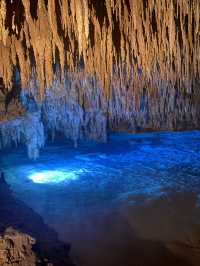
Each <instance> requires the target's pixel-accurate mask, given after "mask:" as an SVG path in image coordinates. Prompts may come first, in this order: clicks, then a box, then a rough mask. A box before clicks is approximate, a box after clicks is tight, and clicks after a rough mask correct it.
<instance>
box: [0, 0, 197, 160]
mask: <svg viewBox="0 0 200 266" xmlns="http://www.w3.org/2000/svg"><path fill="white" fill-rule="evenodd" d="M35 2H36V3H37V6H35V13H36V14H35V17H33V15H32V13H31V10H30V8H31V7H30V1H28V0H21V10H20V11H21V12H22V13H23V19H22V20H20V23H18V24H17V21H18V18H17V16H18V15H17V12H13V14H8V12H7V6H8V4H7V2H6V1H5V0H1V1H0V62H1V64H0V77H2V78H3V80H4V84H5V86H6V88H7V89H9V88H11V86H12V78H13V69H14V68H15V67H17V68H19V69H20V75H21V85H22V87H23V89H24V91H26V89H28V90H27V92H28V94H33V95H34V97H35V98H36V99H35V101H36V102H37V101H38V103H39V104H38V105H39V106H40V107H39V108H38V109H40V110H41V112H42V119H44V121H45V122H44V121H42V123H43V125H46V127H45V133H47V132H48V134H52V136H53V135H54V133H56V131H60V132H63V133H64V134H65V135H66V137H67V138H69V139H71V140H73V142H74V145H75V146H76V145H77V142H78V141H79V140H80V139H81V138H82V137H83V136H85V137H89V138H94V139H102V140H106V129H107V126H108V127H109V128H110V129H115V130H117V129H126V130H130V131H137V130H147V129H178V128H182V127H183V125H184V124H187V125H189V126H193V127H197V126H198V123H199V106H198V101H199V97H200V94H199V92H198V88H199V73H200V57H199V54H200V34H199V33H200V2H199V0H191V1H187V0H180V1H173V0H168V1H167V0H153V1H140V0H126V1H125V0H104V1H95V0H59V1H56V0H48V1H45V0H38V1H35ZM97 2H98V3H97ZM102 3H103V4H102ZM10 5H11V6H12V5H13V4H12V3H11V4H10ZM98 8H99V9H98ZM9 24H10V25H9ZM11 29H12V30H11ZM33 79H34V81H33ZM38 95H39V97H38ZM39 98H40V100H41V101H39ZM97 121H98V122H99V123H97ZM33 123H34V121H33ZM46 131H47V132H46ZM11 135H12V134H11ZM11 139H12V137H11ZM36 142H37V141H36ZM34 145H35V147H37V146H40V144H37V143H36V144H34ZM30 153H32V151H30ZM36 155H37V152H36V154H35V155H34V156H33V157H36Z"/></svg>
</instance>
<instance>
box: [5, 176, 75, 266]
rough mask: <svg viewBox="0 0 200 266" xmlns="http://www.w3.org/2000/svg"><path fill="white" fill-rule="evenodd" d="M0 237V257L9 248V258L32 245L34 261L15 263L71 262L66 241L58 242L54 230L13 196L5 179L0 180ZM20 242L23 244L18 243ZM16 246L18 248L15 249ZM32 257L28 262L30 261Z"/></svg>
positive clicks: (68, 265) (67, 264)
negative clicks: (35, 258) (35, 259)
mask: <svg viewBox="0 0 200 266" xmlns="http://www.w3.org/2000/svg"><path fill="white" fill-rule="evenodd" d="M0 236H1V238H0V259H1V256H3V255H5V256H6V254H4V253H5V250H9V247H10V250H9V253H10V257H12V256H11V253H16V252H17V253H18V254H17V255H16V256H18V255H19V254H20V252H22V250H23V252H24V253H27V252H26V251H27V250H29V251H30V250H31V248H32V246H33V248H32V251H33V252H34V253H35V254H36V256H37V258H38V260H37V262H36V264H27V263H29V262H25V264H16V265H55V266H72V265H74V264H73V263H72V261H71V259H70V258H69V251H70V244H64V243H62V242H61V241H59V239H58V236H57V233H56V232H55V231H54V230H52V229H51V228H49V227H48V226H47V225H46V224H45V223H44V222H43V220H42V218H41V217H40V216H39V215H38V214H37V213H35V212H34V211H33V210H32V209H31V208H29V207H28V206H26V205H25V204H24V203H23V202H21V201H20V200H18V199H17V198H15V197H14V196H13V195H12V191H11V190H10V188H9V186H8V185H7V183H6V182H5V180H0ZM29 240H30V241H29ZM23 241H25V243H26V245H22V243H23ZM34 241H35V242H34ZM16 245H17V246H18V250H15V247H16ZM25 246H26V247H25ZM3 247H4V250H3ZM5 247H6V248H5ZM25 249H27V250H26V251H25ZM30 254H31V252H29V255H30ZM22 255H23V254H22ZM13 256H14V255H13ZM33 257H34V256H32V260H31V261H34V260H33ZM0 265H2V264H1V263H0ZM3 265H4V264H3ZM5 265H15V264H5Z"/></svg>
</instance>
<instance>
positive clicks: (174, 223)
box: [0, 131, 200, 266]
mask: <svg viewBox="0 0 200 266" xmlns="http://www.w3.org/2000/svg"><path fill="white" fill-rule="evenodd" d="M0 167H1V169H2V170H3V171H4V172H5V176H6V180H7V182H8V183H9V185H10V188H11V190H12V191H13V194H14V195H15V196H16V198H17V199H19V200H21V201H22V202H24V204H26V205H27V206H28V207H31V208H32V209H33V210H34V212H35V213H37V214H39V215H40V216H41V217H42V219H43V221H44V222H45V223H46V224H47V225H48V226H49V227H50V228H52V229H53V230H55V232H57V233H58V236H59V239H60V240H62V241H64V242H70V243H71V245H72V251H71V255H72V257H73V258H74V261H75V262H77V264H78V265H81V266H82V265H83V266H100V265H105V266H114V265H118V266H129V265H130V266H133V265H136V266H140V265H141V266H142V265H144V266H151V265H152V266H153V265H154V266H162V265H170V266H171V265H181V266H184V265H188V266H189V265H191V266H192V265H195V266H196V265H197V266H199V265H200V201H199V195H200V132H199V131H187V132H175V133H169V132H162V133H145V134H112V135H110V137H109V141H108V143H107V144H102V143H94V142H84V143H80V146H79V147H78V148H77V149H74V148H73V147H72V145H71V144H70V143H68V142H67V141H59V142H58V141H57V142H55V143H54V144H52V143H49V144H48V145H47V146H46V147H45V148H44V150H43V151H42V152H41V156H40V158H39V159H38V160H36V161H31V160H29V159H28V158H27V156H26V151H25V149H23V148H20V149H8V150H5V151H4V152H1V153H0ZM0 219H1V217H0ZM30 220H31V219H30ZM30 222H31V221H30Z"/></svg>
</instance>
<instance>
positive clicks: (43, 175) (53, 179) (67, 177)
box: [28, 169, 81, 184]
mask: <svg viewBox="0 0 200 266" xmlns="http://www.w3.org/2000/svg"><path fill="white" fill-rule="evenodd" d="M80 173H81V170H79V171H70V170H69V171H68V170H66V169H63V170H42V171H37V172H33V173H32V174H30V175H29V176H28V178H29V179H31V180H32V181H33V182H34V183H39V184H44V183H60V182H64V181H65V182H69V181H72V180H77V179H78V177H79V174H80Z"/></svg>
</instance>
